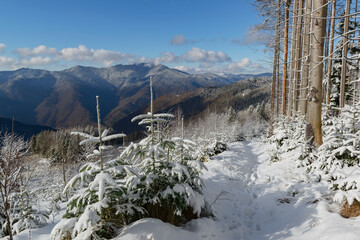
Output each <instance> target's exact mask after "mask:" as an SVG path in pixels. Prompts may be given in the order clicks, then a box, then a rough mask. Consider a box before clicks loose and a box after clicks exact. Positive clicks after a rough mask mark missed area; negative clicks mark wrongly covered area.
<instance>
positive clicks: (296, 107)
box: [293, 0, 304, 113]
mask: <svg viewBox="0 0 360 240" xmlns="http://www.w3.org/2000/svg"><path fill="white" fill-rule="evenodd" d="M303 1H304V0H299V7H298V11H297V24H296V52H295V59H294V60H295V72H294V106H293V109H294V111H295V113H297V111H298V110H299V96H300V76H301V75H300V71H301V62H302V60H301V58H302V41H301V28H302V21H303V16H302V15H303Z"/></svg>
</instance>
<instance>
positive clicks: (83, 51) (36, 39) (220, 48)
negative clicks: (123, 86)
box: [0, 0, 269, 73]
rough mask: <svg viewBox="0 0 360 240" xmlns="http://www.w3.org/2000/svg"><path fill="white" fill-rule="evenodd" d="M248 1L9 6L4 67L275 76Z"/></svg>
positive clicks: (43, 1)
mask: <svg viewBox="0 0 360 240" xmlns="http://www.w3.org/2000/svg"><path fill="white" fill-rule="evenodd" d="M257 23H259V20H258V19H257V13H256V12H255V9H254V7H253V6H251V1H250V0H221V1H220V0H102V1H100V0H98V1H96V0H86V1H85V0H71V1H70V0H61V1H60V0H57V1H55V0H31V1H29V0H3V1H2V7H1V10H0V36H1V39H0V69H1V70H12V69H17V68H21V67H30V68H44V69H49V70H62V69H65V68H68V67H72V66H74V65H78V64H79V65H85V66H95V67H106V66H111V65H115V64H132V63H139V62H149V63H155V64H159V63H160V64H164V65H167V66H169V67H173V68H177V69H180V70H184V71H188V72H214V73H222V72H224V73H247V72H249V73H250V72H265V71H269V69H268V67H267V64H266V63H265V62H264V61H263V60H264V59H265V58H266V57H265V55H264V52H263V46H261V45H259V44H256V40H257V39H258V38H259V36H258V35H257V34H253V35H251V34H249V32H250V29H251V27H252V26H253V25H254V24H257Z"/></svg>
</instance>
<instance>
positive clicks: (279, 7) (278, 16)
mask: <svg viewBox="0 0 360 240" xmlns="http://www.w3.org/2000/svg"><path fill="white" fill-rule="evenodd" d="M277 10H278V12H277V22H276V26H277V30H276V35H277V37H278V38H277V39H276V40H277V43H276V48H277V50H278V51H277V57H276V86H277V91H276V117H278V116H279V102H280V79H279V78H280V73H279V71H280V38H281V31H280V24H281V21H280V20H281V0H278V6H277Z"/></svg>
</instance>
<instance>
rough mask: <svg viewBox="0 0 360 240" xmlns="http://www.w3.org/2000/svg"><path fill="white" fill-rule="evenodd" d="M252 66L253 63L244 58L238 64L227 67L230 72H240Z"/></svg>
mask: <svg viewBox="0 0 360 240" xmlns="http://www.w3.org/2000/svg"><path fill="white" fill-rule="evenodd" d="M250 65H251V61H250V59H249V58H243V59H241V60H240V61H238V62H233V63H230V64H228V65H227V66H226V69H228V70H230V71H238V70H242V69H243V68H245V67H249V66H250Z"/></svg>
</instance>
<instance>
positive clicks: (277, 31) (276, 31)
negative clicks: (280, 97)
mask: <svg viewBox="0 0 360 240" xmlns="http://www.w3.org/2000/svg"><path fill="white" fill-rule="evenodd" d="M277 12H278V16H277V19H276V27H275V49H274V65H273V76H272V88H271V123H270V134H272V131H273V127H274V116H275V95H276V94H275V91H276V76H277V69H278V68H277V64H278V61H279V42H280V36H279V35H280V34H279V33H280V31H279V25H280V18H279V15H280V14H279V12H280V0H278V9H277Z"/></svg>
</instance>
